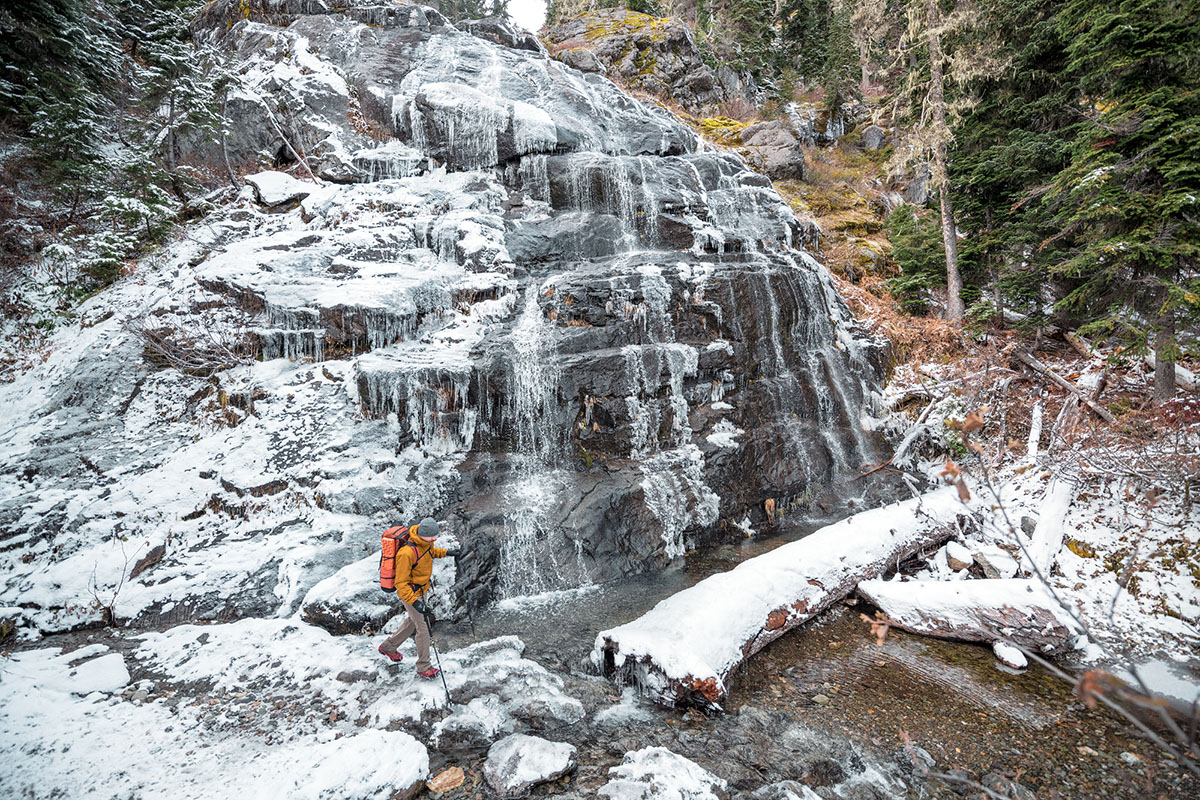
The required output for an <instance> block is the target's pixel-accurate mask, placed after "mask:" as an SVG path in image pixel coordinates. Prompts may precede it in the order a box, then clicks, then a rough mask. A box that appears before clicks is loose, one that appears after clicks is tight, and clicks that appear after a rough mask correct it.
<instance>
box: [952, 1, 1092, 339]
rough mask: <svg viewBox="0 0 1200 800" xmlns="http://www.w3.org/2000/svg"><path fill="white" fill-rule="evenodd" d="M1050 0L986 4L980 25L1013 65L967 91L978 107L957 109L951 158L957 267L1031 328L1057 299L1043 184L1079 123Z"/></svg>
mask: <svg viewBox="0 0 1200 800" xmlns="http://www.w3.org/2000/svg"><path fill="white" fill-rule="evenodd" d="M1057 6H1058V3H1056V2H1054V0H991V2H989V3H988V5H987V7H986V9H985V13H986V18H985V19H984V21H983V27H984V28H985V29H987V30H989V31H994V32H995V33H996V34H997V36H998V38H999V40H1000V41H1002V42H1004V43H1005V49H1006V50H1007V51H1008V54H1009V55H1010V56H1011V58H1012V68H1011V69H1009V70H1007V71H1005V72H1004V73H1003V74H1002V75H1000V76H996V77H989V78H987V79H985V80H981V81H979V82H977V85H975V86H973V87H971V88H972V90H973V91H974V93H975V94H976V95H977V96H978V97H980V102H979V103H978V104H976V105H975V106H973V107H972V108H970V109H968V110H966V111H965V112H964V116H963V118H962V121H961V123H960V124H959V125H958V126H957V129H956V136H955V147H954V149H953V152H952V153H951V162H952V166H951V172H952V184H953V186H954V207H955V210H956V212H957V218H958V222H959V224H960V225H961V227H962V229H963V230H965V231H968V232H969V233H968V235H967V237H966V238H965V239H963V241H962V245H963V246H962V251H961V253H960V269H961V270H962V271H963V274H964V276H965V278H966V281H967V282H968V284H969V283H971V282H972V280H974V281H976V282H980V283H983V282H987V283H990V284H991V305H992V306H993V309H992V310H993V312H994V313H996V314H1000V313H1001V312H1002V311H1003V309H1004V308H1006V307H1014V308H1016V309H1017V310H1019V311H1020V312H1022V313H1024V314H1026V315H1027V316H1028V317H1029V321H1030V323H1031V324H1040V323H1042V322H1044V320H1045V315H1044V314H1043V313H1042V312H1043V311H1044V310H1045V309H1048V308H1049V306H1048V303H1049V302H1052V301H1053V300H1054V299H1055V298H1054V297H1053V295H1051V294H1048V293H1047V289H1048V287H1047V281H1048V280H1049V277H1050V273H1049V269H1050V266H1051V265H1052V264H1054V263H1055V262H1056V261H1057V260H1059V258H1060V256H1059V249H1058V248H1057V247H1056V246H1054V245H1049V246H1045V247H1043V246H1042V243H1043V242H1045V241H1046V240H1047V239H1048V238H1049V237H1051V236H1052V235H1053V233H1054V226H1053V222H1052V220H1051V219H1050V218H1049V216H1050V215H1049V214H1048V213H1047V211H1046V208H1045V205H1044V199H1045V190H1046V187H1047V185H1048V184H1049V182H1050V180H1051V179H1052V178H1053V176H1054V175H1056V174H1057V173H1058V172H1059V171H1060V170H1062V169H1063V168H1064V167H1065V166H1066V163H1067V161H1068V156H1069V151H1070V147H1071V141H1072V140H1073V139H1074V137H1075V135H1076V130H1077V126H1078V124H1079V117H1078V114H1077V113H1076V112H1075V108H1074V106H1075V99H1074V83H1073V81H1072V80H1071V79H1069V78H1068V77H1066V76H1065V75H1064V73H1065V69H1066V51H1065V47H1064V45H1063V42H1062V39H1061V37H1060V36H1059V31H1058V26H1057V22H1056V19H1055V11H1056V8H1057Z"/></svg>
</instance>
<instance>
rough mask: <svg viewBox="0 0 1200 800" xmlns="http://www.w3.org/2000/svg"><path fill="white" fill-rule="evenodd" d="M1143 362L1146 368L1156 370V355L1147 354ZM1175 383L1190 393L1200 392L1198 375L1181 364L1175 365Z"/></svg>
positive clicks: (1143, 357)
mask: <svg viewBox="0 0 1200 800" xmlns="http://www.w3.org/2000/svg"><path fill="white" fill-rule="evenodd" d="M1142 360H1143V361H1144V362H1146V366H1148V367H1150V369H1156V368H1157V367H1156V365H1157V363H1158V362H1157V361H1156V360H1155V358H1154V353H1146V355H1144V356H1142ZM1175 383H1176V384H1178V385H1179V386H1181V387H1182V388H1183V389H1185V390H1187V391H1189V392H1197V391H1200V378H1197V377H1196V373H1194V372H1192V371H1191V370H1190V369H1188V368H1187V367H1185V366H1182V365H1180V364H1176V365H1175Z"/></svg>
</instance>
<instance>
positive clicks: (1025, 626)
mask: <svg viewBox="0 0 1200 800" xmlns="http://www.w3.org/2000/svg"><path fill="white" fill-rule="evenodd" d="M858 593H859V594H861V595H862V596H863V597H864V598H866V599H867V600H868V601H869V602H870V603H871V604H873V605H875V606H878V607H879V609H880V610H881V611H883V613H884V614H886V615H887V617H888V621H889V623H890V624H892V625H894V626H895V627H897V628H901V629H903V630H906V631H911V632H912V633H921V634H925V635H927V636H936V637H938V638H941V639H956V640H958V641H963V642H985V643H987V644H992V643H995V642H1011V643H1013V644H1016V645H1019V646H1020V647H1024V648H1025V649H1026V650H1031V651H1034V652H1038V653H1043V654H1046V655H1052V656H1057V655H1062V654H1064V653H1067V652H1070V651H1071V650H1072V649H1073V647H1074V642H1075V638H1076V636H1078V634H1079V633H1080V631H1079V626H1078V624H1077V623H1076V622H1075V621H1074V620H1073V619H1071V616H1070V615H1069V614H1067V612H1066V611H1064V610H1063V609H1062V608H1061V607H1060V606H1059V605H1058V603H1057V602H1055V600H1054V598H1053V597H1052V596H1051V595H1050V593H1049V592H1048V591H1046V588H1045V587H1044V586H1043V585H1042V583H1041V582H1040V581H1036V580H1026V579H1023V578H996V579H992V580H977V581H971V580H965V581H905V582H903V583H900V582H898V581H863V582H862V583H860V584H859V585H858Z"/></svg>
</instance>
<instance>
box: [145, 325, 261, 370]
mask: <svg viewBox="0 0 1200 800" xmlns="http://www.w3.org/2000/svg"><path fill="white" fill-rule="evenodd" d="M125 327H126V329H127V330H129V331H130V332H132V333H134V334H135V335H136V336H138V338H140V339H141V340H142V352H143V353H144V354H145V356H146V360H147V361H149V362H150V363H151V364H154V365H155V366H158V367H164V368H169V369H176V370H179V371H180V372H183V373H185V374H187V375H195V376H198V377H208V376H209V375H212V374H214V373H217V372H221V371H222V370H227V369H230V368H232V367H236V366H238V365H239V364H248V363H250V362H251V361H253V360H254V358H255V356H256V354H257V351H258V345H257V339H256V337H255V336H254V334H253V333H251V332H250V331H249V330H248V329H247V328H246V327H245V326H244V325H236V326H233V327H231V328H220V329H218V328H216V327H214V326H213V325H212V324H211V323H209V322H207V321H206V320H197V324H196V325H195V326H194V327H193V328H192V329H185V328H183V327H182V326H180V325H178V324H174V323H165V324H159V325H154V324H152V323H151V321H150V320H148V319H147V318H145V317H141V318H138V319H135V320H132V321H130V322H128V323H126V326H125Z"/></svg>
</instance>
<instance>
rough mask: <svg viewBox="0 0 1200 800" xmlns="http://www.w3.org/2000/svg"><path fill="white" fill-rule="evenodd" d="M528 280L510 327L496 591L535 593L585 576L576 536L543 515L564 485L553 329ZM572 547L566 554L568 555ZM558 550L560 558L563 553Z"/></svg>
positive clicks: (570, 585)
mask: <svg viewBox="0 0 1200 800" xmlns="http://www.w3.org/2000/svg"><path fill="white" fill-rule="evenodd" d="M538 293H539V289H538V288H537V287H530V289H529V290H528V292H527V294H526V298H525V308H524V310H523V311H522V312H521V316H520V318H519V319H518V320H517V324H516V326H515V327H514V328H513V331H512V334H511V335H510V337H509V341H510V342H511V344H512V355H511V367H510V373H509V393H508V413H509V415H510V419H511V428H512V431H513V433H514V436H515V439H516V450H515V452H513V453H512V461H513V470H512V473H511V478H510V479H509V481H508V484H507V485H506V486H505V487H504V496H503V507H504V517H505V519H504V531H505V536H504V541H503V542H502V543H501V545H500V595H501V597H504V598H511V597H518V596H523V595H534V594H541V593H543V592H547V591H553V590H557V589H566V588H574V587H578V586H585V585H588V584H590V583H591V580H590V579H589V578H588V574H587V570H586V568H585V567H584V564H583V550H582V543H581V542H579V541H578V540H573V541H572V542H570V543H569V546H568V537H566V535H565V534H564V533H563V532H562V531H561V530H558V529H557V528H556V527H554V526H553V524H552V523H551V522H550V520H552V519H554V518H555V515H554V514H553V513H551V512H552V511H553V510H554V509H555V508H556V507H557V506H558V505H559V504H560V503H561V500H562V497H563V492H564V491H565V490H566V488H567V487H568V486H569V485H570V482H569V481H567V480H566V476H565V475H563V474H562V472H561V471H560V470H559V469H558V468H557V465H558V463H559V459H560V457H561V454H562V446H561V436H562V434H561V431H562V429H563V426H562V425H561V424H560V421H559V420H558V419H557V411H558V373H557V369H556V366H555V351H556V348H555V341H554V329H553V327H552V326H551V325H550V324H549V322H548V321H547V320H546V319H545V317H544V315H543V312H542V309H541V307H540V306H539V305H538ZM572 553H573V556H574V558H573V562H574V563H569V562H568V558H569V557H570V555H571V554H572ZM564 554H566V555H567V556H568V558H564Z"/></svg>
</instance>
